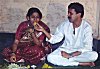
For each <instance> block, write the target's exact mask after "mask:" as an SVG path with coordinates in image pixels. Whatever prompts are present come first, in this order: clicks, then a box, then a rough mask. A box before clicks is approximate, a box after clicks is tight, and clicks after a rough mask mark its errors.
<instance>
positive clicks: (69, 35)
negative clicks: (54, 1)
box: [5, 2, 98, 66]
mask: <svg viewBox="0 0 100 69" xmlns="http://www.w3.org/2000/svg"><path fill="white" fill-rule="evenodd" d="M36 14H37V13H34V14H32V16H30V17H29V18H28V19H29V21H31V23H32V19H31V18H33V19H34V20H35V18H36V16H35V15H36ZM38 15H39V14H38ZM83 16H84V7H83V5H82V4H80V3H77V2H74V3H71V4H70V5H69V6H68V20H66V21H64V22H63V23H61V25H59V26H58V27H57V29H56V32H55V34H54V35H51V34H50V32H49V31H48V28H47V26H46V27H45V25H42V24H41V23H42V22H41V21H40V22H38V23H36V25H34V29H35V30H34V31H33V30H32V29H29V30H28V31H29V32H30V33H31V37H32V40H33V42H34V43H33V44H34V46H33V47H37V46H38V51H41V52H40V54H39V53H36V54H34V52H36V51H37V50H35V49H34V48H33V47H32V46H30V47H29V45H28V46H27V47H26V48H24V49H20V47H19V46H17V47H19V48H16V47H15V45H19V39H20V38H21V36H20V35H21V32H19V33H18V34H16V40H15V45H13V48H12V52H14V53H15V52H16V58H23V59H25V60H26V61H29V60H30V62H35V61H37V60H39V59H36V57H34V55H37V54H38V56H39V57H40V58H42V57H43V56H44V55H45V54H42V52H43V50H41V49H40V47H42V46H41V45H42V42H43V39H44V38H46V37H47V40H46V41H48V42H50V43H52V44H55V43H57V42H60V41H61V40H62V39H63V38H65V39H64V42H63V44H62V45H61V46H60V47H59V48H57V49H56V50H55V51H53V52H52V53H50V54H49V55H47V61H48V62H50V63H52V64H54V65H58V66H78V65H81V66H95V63H94V61H96V60H97V58H98V53H97V52H95V51H92V40H93V37H92V28H91V26H90V24H89V23H88V22H87V21H85V20H83V19H82V18H83ZM38 18H41V17H37V20H38ZM23 24H24V23H23ZM26 25H27V24H26V23H25V26H26ZM22 28H25V27H24V26H23V27H21V28H20V29H18V31H19V30H21V29H22ZM18 31H17V32H18ZM21 31H23V30H21ZM34 32H37V33H36V34H35V33H34ZM38 32H39V33H38ZM40 33H41V34H40ZM37 34H38V35H37ZM35 36H36V37H35ZM37 36H38V37H37ZM22 46H23V45H22ZM25 46H26V45H24V47H25ZM31 47H32V48H31ZM49 48H50V47H49ZM49 48H47V50H48V49H49ZM16 49H17V50H18V51H16ZM22 51H23V52H22ZM18 52H20V53H18ZM12 54H13V53H12ZM30 54H31V55H30ZM41 54H42V55H41ZM5 55H8V54H7V53H5ZM14 55H15V54H14ZM14 55H13V56H14ZM17 55H18V56H17ZM22 55H23V56H22ZM40 55H41V56H40ZM8 58H10V59H12V57H10V56H9V55H8ZM26 58H28V59H26ZM16 60H18V59H16Z"/></svg>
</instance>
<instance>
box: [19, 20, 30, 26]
mask: <svg viewBox="0 0 100 69" xmlns="http://www.w3.org/2000/svg"><path fill="white" fill-rule="evenodd" d="M27 24H28V21H23V22H21V23H20V24H19V26H20V25H27Z"/></svg>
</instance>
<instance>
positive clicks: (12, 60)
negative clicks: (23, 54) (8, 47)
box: [10, 54, 16, 62]
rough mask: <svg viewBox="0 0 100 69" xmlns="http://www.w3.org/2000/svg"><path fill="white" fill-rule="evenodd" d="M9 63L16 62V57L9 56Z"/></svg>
mask: <svg viewBox="0 0 100 69" xmlns="http://www.w3.org/2000/svg"><path fill="white" fill-rule="evenodd" d="M10 61H11V62H16V55H15V54H12V55H11V57H10Z"/></svg>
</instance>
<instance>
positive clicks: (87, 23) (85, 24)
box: [82, 20, 92, 29]
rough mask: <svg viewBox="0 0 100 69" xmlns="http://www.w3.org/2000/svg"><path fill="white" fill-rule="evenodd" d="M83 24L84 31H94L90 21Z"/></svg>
mask: <svg viewBox="0 0 100 69" xmlns="http://www.w3.org/2000/svg"><path fill="white" fill-rule="evenodd" d="M82 22H83V27H84V29H87V28H90V29H92V26H91V24H90V23H89V22H88V21H86V20H83V21H82Z"/></svg>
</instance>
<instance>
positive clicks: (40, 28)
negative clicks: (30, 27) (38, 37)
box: [34, 23, 45, 32]
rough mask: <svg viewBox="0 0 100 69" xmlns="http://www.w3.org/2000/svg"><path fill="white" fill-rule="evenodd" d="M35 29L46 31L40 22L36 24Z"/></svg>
mask: <svg viewBox="0 0 100 69" xmlns="http://www.w3.org/2000/svg"><path fill="white" fill-rule="evenodd" d="M34 29H35V30H37V31H42V32H43V31H44V30H45V29H44V28H43V27H42V26H41V25H39V24H38V23H37V24H36V25H35V26H34Z"/></svg>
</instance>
